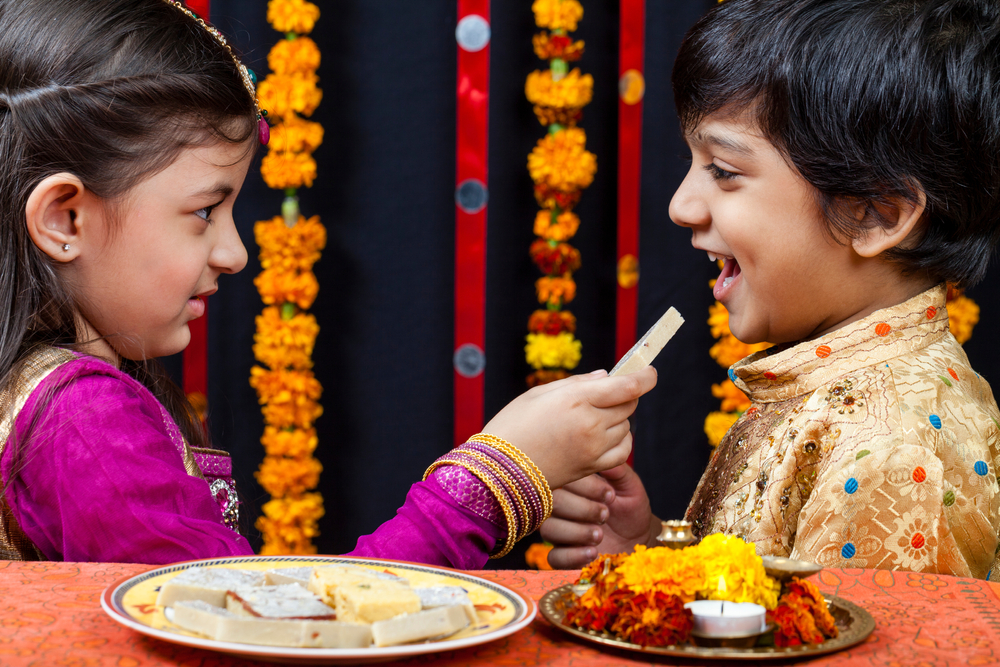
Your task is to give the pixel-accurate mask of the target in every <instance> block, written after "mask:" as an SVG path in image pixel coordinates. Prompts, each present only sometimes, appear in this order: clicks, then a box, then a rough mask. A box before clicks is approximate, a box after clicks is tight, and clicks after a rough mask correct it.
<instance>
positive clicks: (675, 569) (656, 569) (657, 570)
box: [617, 544, 705, 602]
mask: <svg viewBox="0 0 1000 667" xmlns="http://www.w3.org/2000/svg"><path fill="white" fill-rule="evenodd" d="M691 555H692V548H690V547H689V548H687V549H681V550H674V549H666V548H662V547H659V548H654V549H647V548H646V547H645V546H643V545H641V544H640V545H638V546H636V548H635V552H634V553H632V554H631V555H629V556H628V557H627V558H626V559H625V560H624V561H623V562H622V563H621V565H619V566H618V570H617V571H618V573H619V574H621V575H622V579H621V585H622V586H626V587H628V588H629V589H631V590H632V591H633V592H635V593H649V592H660V593H665V594H667V595H676V596H678V597H679V598H681V599H682V600H683V601H684V602H691V601H692V600H694V599H695V595H696V594H697V593H698V592H699V591H700V590H702V589H703V588H704V587H705V566H704V563H702V561H701V559H699V558H692V557H691Z"/></svg>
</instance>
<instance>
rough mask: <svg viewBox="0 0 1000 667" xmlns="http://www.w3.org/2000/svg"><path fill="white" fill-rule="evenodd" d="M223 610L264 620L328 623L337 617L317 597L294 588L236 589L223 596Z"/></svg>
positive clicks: (294, 585)
mask: <svg viewBox="0 0 1000 667" xmlns="http://www.w3.org/2000/svg"><path fill="white" fill-rule="evenodd" d="M226 609H228V610H229V611H231V612H233V613H234V614H239V615H246V616H257V617H264V618H285V619H289V618H294V619H309V620H314V621H332V620H334V619H335V618H336V617H337V615H336V614H335V613H334V611H333V608H332V607H329V606H327V605H325V604H323V601H322V600H320V599H319V597H318V596H317V595H316V594H314V593H311V592H310V591H308V590H306V589H305V588H304V587H302V586H300V585H298V584H284V585H281V586H255V587H250V588H237V589H236V590H231V591H228V592H227V593H226Z"/></svg>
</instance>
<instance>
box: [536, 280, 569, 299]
mask: <svg viewBox="0 0 1000 667" xmlns="http://www.w3.org/2000/svg"><path fill="white" fill-rule="evenodd" d="M535 291H536V292H537V293H538V301H539V303H549V304H552V305H554V306H561V305H563V304H566V303H569V302H570V301H572V300H573V298H574V297H575V296H576V283H575V282H573V279H572V278H565V277H563V278H558V277H556V278H553V277H550V276H546V277H544V278H539V279H538V280H536V281H535Z"/></svg>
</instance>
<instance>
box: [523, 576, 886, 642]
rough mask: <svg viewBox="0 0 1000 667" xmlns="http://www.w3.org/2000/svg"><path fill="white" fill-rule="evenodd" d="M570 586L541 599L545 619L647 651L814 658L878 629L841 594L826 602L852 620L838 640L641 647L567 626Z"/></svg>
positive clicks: (573, 631) (582, 636) (590, 639)
mask: <svg viewBox="0 0 1000 667" xmlns="http://www.w3.org/2000/svg"><path fill="white" fill-rule="evenodd" d="M571 587H572V584H566V585H565V586H560V587H559V588H556V589H553V590H551V591H549V592H548V593H546V594H545V595H543V596H542V599H541V600H539V602H538V608H539V610H540V611H541V614H542V616H543V617H544V618H545V620H547V621H548V622H549V623H551V624H552V625H554V626H555V627H557V628H559V629H560V630H562V631H563V632H566V633H568V634H570V635H573V636H574V637H579V638H580V639H583V640H586V641H588V642H591V643H594V644H600V645H604V646H613V647H615V648H619V649H625V650H627V651H637V652H640V653H647V654H655V655H669V656H674V657H681V658H702V659H715V660H788V659H794V658H812V657H815V656H819V655H826V654H828V653H835V652H837V651H842V650H844V649H847V648H850V647H852V646H856V645H858V644H860V643H861V642H863V641H864V640H865V639H867V638H868V636H869V635H871V633H872V632H873V631H874V630H875V619H874V618H873V617H872V615H871V614H869V613H868V612H867V611H865V610H864V609H862V608H861V607H859V606H858V605H856V604H854V603H853V602H848V601H847V600H844V599H843V598H839V597H838V598H833V599H830V598H827V599H826V600H827V603H829V604H831V605H832V607H833V608H832V610H831V611H832V613H833V614H834V617H835V618H837V617H840V618H845V617H846V618H847V619H849V623H848V625H847V628H844V627H841V625H840V623H838V628H839V629H840V635H839V636H838V637H837V638H836V639H828V640H827V641H825V642H823V643H822V644H804V645H800V646H788V647H785V648H777V647H774V646H760V647H754V648H707V647H703V646H694V645H689V644H685V645H683V646H677V645H674V646H641V645H639V644H633V643H631V642H626V641H622V640H621V639H618V638H617V637H615V636H614V635H612V634H610V633H607V632H594V631H588V630H581V629H580V628H574V627H571V626H568V625H565V624H564V623H563V622H562V621H563V617H564V616H565V612H564V611H562V610H561V609H559V608H558V607H557V606H556V605H557V603H559V602H562V601H564V600H566V599H567V598H568V597H569V596H570V595H572V590H571ZM838 620H839V619H838Z"/></svg>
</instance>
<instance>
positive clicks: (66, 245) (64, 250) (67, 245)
mask: <svg viewBox="0 0 1000 667" xmlns="http://www.w3.org/2000/svg"><path fill="white" fill-rule="evenodd" d="M68 250H69V244H68V243H63V252H67V251H68Z"/></svg>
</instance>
